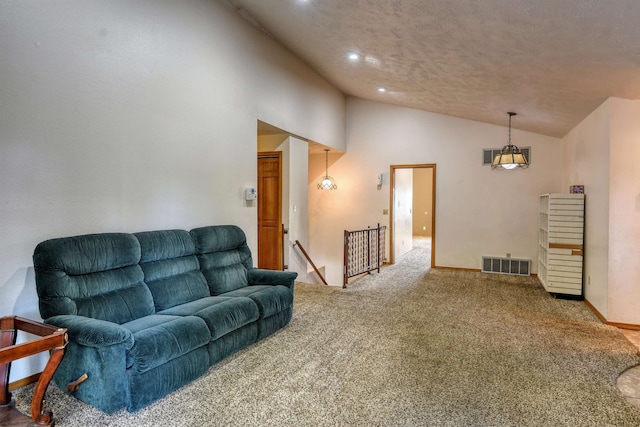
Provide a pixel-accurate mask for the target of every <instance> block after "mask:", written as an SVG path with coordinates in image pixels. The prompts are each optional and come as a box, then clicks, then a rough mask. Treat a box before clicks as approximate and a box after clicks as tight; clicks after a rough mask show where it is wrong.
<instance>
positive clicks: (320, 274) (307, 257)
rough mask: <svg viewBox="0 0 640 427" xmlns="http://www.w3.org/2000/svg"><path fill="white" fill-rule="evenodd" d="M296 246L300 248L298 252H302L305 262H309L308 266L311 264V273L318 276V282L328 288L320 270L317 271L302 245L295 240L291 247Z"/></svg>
mask: <svg viewBox="0 0 640 427" xmlns="http://www.w3.org/2000/svg"><path fill="white" fill-rule="evenodd" d="M296 246H297V247H299V248H300V252H302V255H304V257H305V258H306V259H307V261H309V264H311V267H313V271H315V272H316V274H317V275H318V277H320V280H322V283H324V284H325V285H327V286H329V284H328V283H327V281H326V280H325V279H324V276H323V275H322V273H320V270H318V267H316V265H315V264H314V262H313V261H312V260H311V257H310V256H309V254H308V253H307V251H305V250H304V247H302V243H300V241H299V240H296V243H295V244H294V245H293V247H294V248H295V247H296Z"/></svg>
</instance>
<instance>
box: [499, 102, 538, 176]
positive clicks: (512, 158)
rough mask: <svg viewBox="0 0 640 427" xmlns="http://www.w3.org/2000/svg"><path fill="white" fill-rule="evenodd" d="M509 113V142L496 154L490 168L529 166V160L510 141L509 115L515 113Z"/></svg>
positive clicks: (511, 115)
mask: <svg viewBox="0 0 640 427" xmlns="http://www.w3.org/2000/svg"><path fill="white" fill-rule="evenodd" d="M507 114H508V115H509V143H508V144H507V145H505V146H504V147H502V151H501V152H500V154H497V155H496V157H495V158H494V159H493V162H492V163H491V169H516V168H526V167H529V161H528V160H527V158H526V157H525V155H524V154H522V151H520V149H519V148H518V147H516V146H515V145H513V144H512V143H511V117H513V116H515V115H516V113H513V112H508V113H507Z"/></svg>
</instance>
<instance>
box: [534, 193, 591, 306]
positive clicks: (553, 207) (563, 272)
mask: <svg viewBox="0 0 640 427" xmlns="http://www.w3.org/2000/svg"><path fill="white" fill-rule="evenodd" d="M538 236H539V245H538V279H540V282H541V283H542V286H544V288H545V289H546V291H547V292H549V293H551V294H553V295H556V296H559V297H566V298H576V299H582V298H583V295H584V294H583V282H582V272H583V258H584V245H583V241H584V194H543V195H541V196H540V208H539V211H538Z"/></svg>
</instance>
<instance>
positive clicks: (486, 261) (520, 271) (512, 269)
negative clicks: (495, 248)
mask: <svg viewBox="0 0 640 427" xmlns="http://www.w3.org/2000/svg"><path fill="white" fill-rule="evenodd" d="M482 272H483V273H498V274H515V275H518V276H529V275H531V260H529V259H515V258H496V257H488V256H483V257H482Z"/></svg>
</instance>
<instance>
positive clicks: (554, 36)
mask: <svg viewBox="0 0 640 427" xmlns="http://www.w3.org/2000/svg"><path fill="white" fill-rule="evenodd" d="M226 1H227V3H229V4H230V5H231V7H234V8H236V9H237V10H238V12H239V13H241V14H242V15H243V16H244V17H245V18H246V19H247V20H248V21H249V22H251V23H252V24H253V25H255V26H257V27H258V28H260V29H261V30H262V31H264V32H265V33H267V34H269V35H270V36H271V37H273V38H275V39H276V40H278V41H279V42H280V43H281V44H283V45H284V46H285V47H287V48H288V49H289V50H291V51H292V52H293V53H294V54H295V55H296V56H298V57H299V58H301V59H302V60H303V61H305V62H306V63H307V64H309V65H310V66H311V67H312V68H314V69H315V70H316V71H317V72H318V73H319V74H321V75H322V76H324V77H325V78H326V79H327V80H328V81H330V82H331V83H332V84H334V85H335V86H336V87H337V88H339V89H340V90H341V91H343V92H344V93H345V94H347V95H352V96H356V97H360V98H364V99H369V100H375V101H380V102H386V103H390V104H396V105H401V106H406V107H411V108H416V109H420V110H426V111H431V112H435V113H440V114H445V115H450V116H455V117H461V118H465V119H470V120H476V121H480V122H485V123H492V124H497V125H503V126H506V125H507V123H508V116H507V112H508V111H515V112H517V113H518V116H516V117H515V118H514V119H513V127H514V128H518V129H523V130H528V131H531V132H536V133H540V134H544V135H551V136H557V137H562V136H564V135H565V134H566V133H567V132H568V131H569V130H571V129H572V128H573V127H574V126H576V125H577V124H578V123H580V121H582V119H584V118H585V117H586V116H587V115H588V114H589V113H590V112H591V111H593V110H594V109H595V108H596V107H597V106H598V105H600V104H601V103H602V102H603V101H604V100H606V99H607V98H608V97H611V96H614V97H620V98H629V99H639V98H640V1H638V0H606V1H605V0H482V1H477V0H268V1H267V0H226ZM349 52H355V53H357V54H359V55H360V56H359V58H358V59H356V60H350V59H349V58H348V57H347V55H348V53H349ZM380 86H382V87H384V88H386V92H379V91H378V90H377V89H378V87H380Z"/></svg>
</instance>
